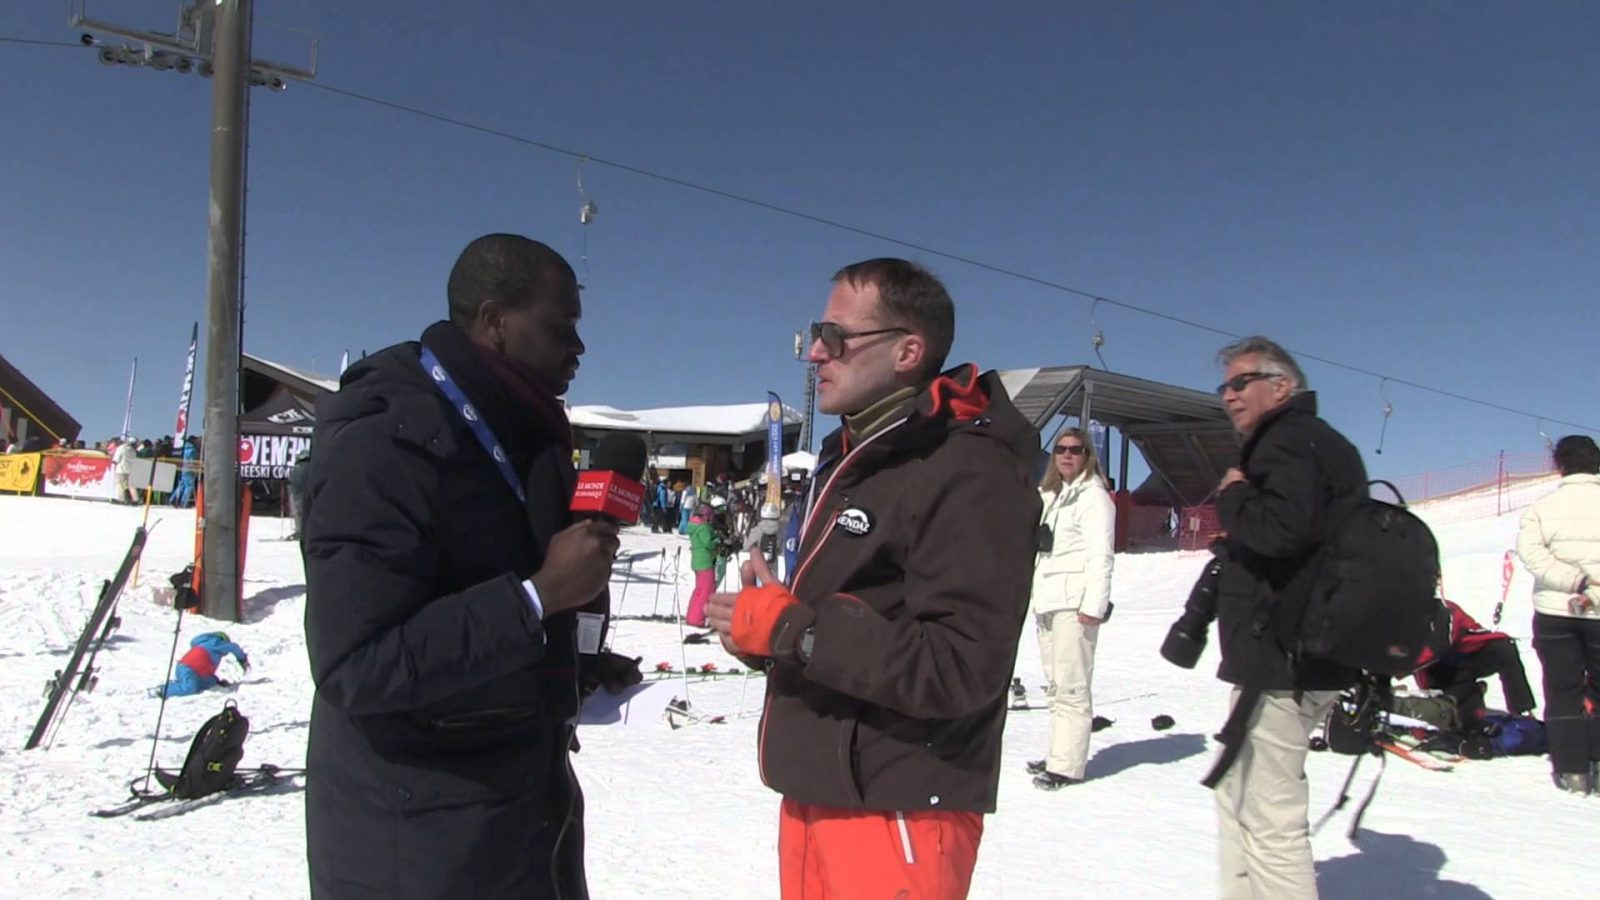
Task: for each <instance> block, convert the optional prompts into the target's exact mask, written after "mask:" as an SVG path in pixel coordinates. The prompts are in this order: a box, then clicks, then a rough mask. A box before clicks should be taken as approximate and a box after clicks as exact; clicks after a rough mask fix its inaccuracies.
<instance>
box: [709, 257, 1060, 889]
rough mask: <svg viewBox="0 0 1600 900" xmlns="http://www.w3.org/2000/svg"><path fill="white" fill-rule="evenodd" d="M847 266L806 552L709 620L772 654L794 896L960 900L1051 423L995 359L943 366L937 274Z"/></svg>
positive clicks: (740, 644) (948, 333)
mask: <svg viewBox="0 0 1600 900" xmlns="http://www.w3.org/2000/svg"><path fill="white" fill-rule="evenodd" d="M833 281H834V288H833V292H832V294H830V296H829V298H828V305H827V309H826V310H825V312H824V315H823V320H822V321H821V322H818V323H816V324H814V325H813V326H812V327H811V351H810V359H811V361H812V362H814V363H816V364H817V393H818V406H819V407H820V408H821V410H822V411H823V412H825V413H830V414H836V415H840V416H842V417H843V422H842V426H841V427H840V428H839V429H838V430H837V431H835V432H833V433H832V434H831V435H829V436H828V437H827V438H826V439H825V440H824V441H823V445H822V450H821V454H820V456H819V458H818V463H817V472H816V475H815V478H814V479H813V481H812V488H811V491H810V493H809V496H808V497H807V500H806V504H805V507H804V510H803V512H804V520H803V525H802V531H801V536H800V547H799V554H798V560H799V562H798V564H797V565H796V567H795V572H794V575H793V577H792V578H791V580H790V583H789V585H788V586H787V587H785V586H784V585H782V584H780V583H777V582H776V581H775V580H774V579H773V578H772V577H771V575H770V573H769V572H768V571H767V568H766V565H765V561H764V560H755V561H752V563H750V564H747V565H746V569H745V572H744V585H745V587H744V590H742V591H740V592H739V593H737V594H719V595H716V596H714V597H713V599H712V602H711V609H710V618H711V621H712V624H713V625H714V626H715V627H716V628H717V630H718V631H719V632H720V633H721V635H722V636H723V643H724V645H725V646H726V647H727V648H728V649H729V650H730V652H734V653H737V654H739V655H740V656H741V657H743V658H745V659H746V661H747V662H753V663H755V664H763V665H765V666H766V667H767V669H768V680H767V700H766V709H765V712H764V714H763V717H762V723H761V732H760V735H761V736H760V764H761V777H762V780H763V781H765V782H766V784H767V785H768V786H770V787H771V788H773V789H774V790H776V791H777V792H779V793H780V794H782V795H783V797H784V799H783V805H782V813H781V818H780V825H779V868H780V872H781V882H782V893H783V896H784V897H785V898H788V900H792V898H800V897H804V898H806V900H815V898H824V900H826V898H837V897H845V896H850V897H855V896H873V897H877V896H882V897H904V898H908V900H909V898H939V900H945V898H962V897H965V896H966V894H967V889H968V886H969V885H970V883H971V879H972V870H973V866H974V865H975V863H976V861H977V853H978V844H979V840H980V838H981V837H982V833H983V815H984V814H985V813H989V812H993V811H994V808H995V791H996V786H997V783H998V781H999V766H1000V736H1001V731H1002V729H1003V727H1004V725H1005V715H1006V702H1005V696H1006V688H1007V684H1008V683H1009V680H1010V677H1011V671H1012V668H1013V664H1014V662H1015V659H1016V649H1017V641H1018V638H1019V637H1020V634H1021V631H1022V625H1023V620H1024V618H1025V617H1026V614H1027V608H1028V591H1029V586H1030V579H1031V575H1032V571H1033V560H1034V553H1035V550H1036V548H1037V528H1038V522H1039V494H1038V492H1037V491H1036V490H1034V489H1033V486H1032V482H1031V480H1030V477H1029V476H1030V469H1031V467H1032V463H1033V460H1034V459H1035V458H1036V457H1037V456H1038V455H1039V453H1040V450H1039V436H1038V433H1037V431H1035V430H1034V428H1033V427H1032V426H1031V425H1030V424H1029V422H1028V421H1027V420H1026V419H1024V418H1023V416H1022V415H1021V414H1020V413H1019V412H1018V411H1017V410H1016V408H1015V407H1013V406H1012V405H1011V403H1010V400H1009V398H1008V397H1007V396H1006V392H1005V389H1004V388H1003V387H1002V386H1001V385H1000V380H999V378H998V377H997V376H996V375H995V374H994V373H992V372H991V373H988V374H986V375H982V376H980V375H979V374H978V369H977V367H976V366H972V365H966V366H959V367H956V368H954V369H951V370H950V371H948V372H945V373H944V374H938V373H939V372H940V370H941V368H942V367H943V365H944V358H945V356H946V354H947V353H948V352H949V349H950V345H951V342H952V340H953V338H954V332H955V309H954V305H953V304H952V303H951V300H950V296H949V294H948V293H946V291H945V288H944V286H943V285H942V284H940V283H939V281H938V279H936V278H935V277H934V276H933V275H931V274H930V273H928V272H927V271H926V270H924V269H922V268H921V267H919V266H916V265H915V264H913V263H909V262H906V261H905V260H899V259H874V260H868V261H866V262H861V263H857V264H855V265H852V266H849V267H846V268H845V269H843V270H841V271H840V272H839V273H838V274H837V275H835V276H834V279H833ZM752 657H754V658H758V659H759V662H757V661H756V660H752Z"/></svg>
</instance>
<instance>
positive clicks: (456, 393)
mask: <svg viewBox="0 0 1600 900" xmlns="http://www.w3.org/2000/svg"><path fill="white" fill-rule="evenodd" d="M422 370H423V371H424V372H427V373H428V377H430V378H432V379H433V383H434V384H436V385H438V386H439V390H441V391H443V392H444V396H445V398H446V399H448V400H449V401H450V405H451V406H453V407H455V410H456V413H457V414H459V415H460V416H461V420H462V421H463V422H466V423H467V428H468V429H469V430H471V432H472V436H473V437H475V438H477V439H478V443H479V444H482V445H483V449H484V452H485V453H488V454H489V458H490V459H493V460H494V464H495V465H497V466H499V467H500V475H501V476H502V477H504V478H505V480H506V484H509V485H511V490H513V491H515V492H516V495H517V499H518V500H519V501H521V502H522V505H523V506H527V505H528V492H527V491H525V490H523V489H522V481H521V479H519V478H517V473H516V472H515V471H513V470H512V468H511V460H510V459H508V458H507V457H506V451H505V449H504V448H502V447H501V446H500V441H499V439H497V438H496V437H495V436H494V432H492V431H490V430H489V426H488V425H486V424H484V421H483V418H482V417H481V416H479V415H478V409H477V407H475V406H473V405H472V402H471V401H470V400H468V399H467V395H466V394H463V393H462V392H461V388H460V387H459V386H458V385H457V384H456V383H455V380H454V379H452V378H451V377H450V373H449V372H446V371H445V369H444V365H443V364H442V363H440V362H439V357H437V356H435V355H433V351H432V350H429V349H428V348H427V347H423V348H422Z"/></svg>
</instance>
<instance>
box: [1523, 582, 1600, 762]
mask: <svg viewBox="0 0 1600 900" xmlns="http://www.w3.org/2000/svg"><path fill="white" fill-rule="evenodd" d="M1533 649H1534V650H1535V651H1537V652H1538V654H1539V663H1540V664H1541V665H1542V666H1544V727H1545V733H1546V735H1547V736H1548V737H1549V738H1550V765H1551V768H1553V769H1554V770H1555V772H1556V774H1558V775H1560V774H1572V773H1585V772H1588V771H1589V765H1590V763H1591V762H1595V761H1600V717H1597V716H1596V713H1597V712H1600V709H1597V707H1600V694H1597V690H1600V619H1575V618H1571V617H1569V616H1549V615H1545V614H1544V613H1534V615H1533Z"/></svg>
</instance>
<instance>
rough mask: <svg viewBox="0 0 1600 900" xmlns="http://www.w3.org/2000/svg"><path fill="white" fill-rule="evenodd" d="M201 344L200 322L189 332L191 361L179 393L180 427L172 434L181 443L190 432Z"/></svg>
mask: <svg viewBox="0 0 1600 900" xmlns="http://www.w3.org/2000/svg"><path fill="white" fill-rule="evenodd" d="M199 345H200V323H199V322H196V323H194V331H192V332H190V333H189V361H188V362H186V363H184V366H183V390H182V391H180V392H179V394H178V427H176V428H174V429H173V430H172V436H173V438H174V440H176V441H177V442H178V444H179V445H182V444H183V439H184V438H185V437H187V436H188V434H189V403H190V401H191V400H192V399H193V398H194V353H195V348H196V347H198V346H199Z"/></svg>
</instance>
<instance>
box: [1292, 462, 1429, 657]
mask: <svg viewBox="0 0 1600 900" xmlns="http://www.w3.org/2000/svg"><path fill="white" fill-rule="evenodd" d="M1378 484H1381V485H1384V486H1386V487H1388V488H1389V490H1391V491H1394V495H1395V497H1396V499H1398V500H1399V503H1385V502H1384V501H1382V500H1377V499H1374V498H1372V497H1364V498H1361V499H1358V500H1351V501H1347V502H1345V503H1344V504H1342V505H1341V506H1340V508H1338V509H1337V510H1336V511H1335V512H1334V519H1333V524H1332V527H1331V528H1330V529H1329V532H1328V539H1327V541H1326V542H1325V543H1324V544H1323V547H1322V549H1321V550H1320V551H1319V553H1318V555H1317V559H1316V560H1314V562H1313V566H1314V569H1313V572H1312V574H1311V576H1310V582H1309V589H1308V590H1307V591H1306V592H1305V593H1304V595H1303V597H1302V600H1301V604H1302V605H1301V607H1300V610H1299V615H1298V616H1295V615H1278V616H1274V619H1275V621H1274V627H1275V628H1277V629H1278V630H1279V631H1278V633H1279V635H1280V637H1281V638H1283V639H1284V644H1285V645H1286V646H1288V647H1290V648H1293V650H1294V652H1295V653H1296V654H1297V655H1298V656H1303V657H1315V658H1318V659H1325V660H1328V661H1330V662H1334V663H1338V664H1340V665H1344V666H1348V667H1350V668H1353V669H1361V670H1362V671H1365V672H1370V673H1373V674H1377V675H1388V676H1392V677H1403V676H1405V675H1409V674H1411V673H1412V672H1413V671H1414V670H1415V669H1416V667H1417V661H1418V659H1419V657H1421V655H1422V652H1423V650H1424V649H1425V648H1427V647H1429V646H1435V647H1437V645H1438V643H1439V641H1440V640H1443V641H1446V642H1448V641H1449V637H1450V611H1449V610H1448V609H1447V608H1446V607H1445V605H1444V603H1443V601H1441V600H1440V599H1439V596H1438V586H1439V544H1438V542H1437V541H1435V540H1434V537H1433V532H1431V531H1429V530H1428V526H1427V525H1426V524H1424V523H1423V521H1422V520H1421V519H1419V518H1417V517H1416V516H1415V515H1414V514H1412V513H1411V511H1410V510H1408V509H1406V507H1405V499H1404V498H1402V497H1400V492H1399V491H1398V490H1396V489H1395V486H1394V485H1392V484H1390V483H1389V482H1387V481H1372V482H1368V485H1367V486H1368V487H1371V486H1373V485H1378Z"/></svg>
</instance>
